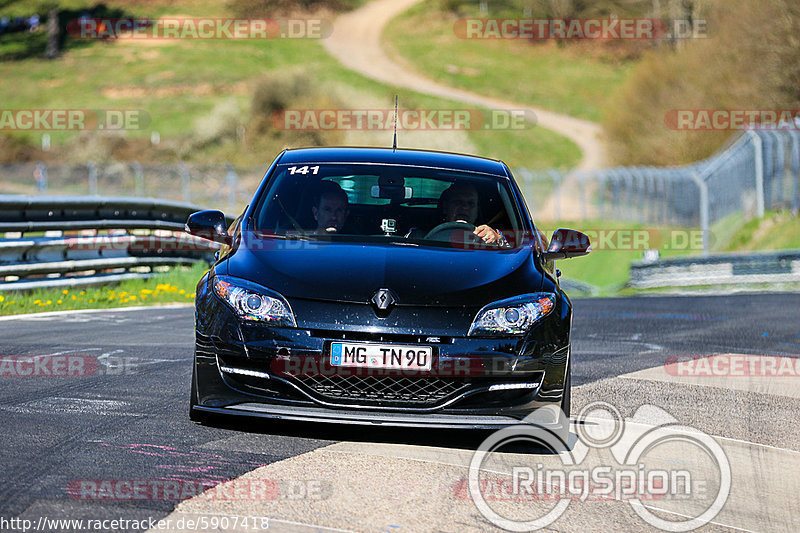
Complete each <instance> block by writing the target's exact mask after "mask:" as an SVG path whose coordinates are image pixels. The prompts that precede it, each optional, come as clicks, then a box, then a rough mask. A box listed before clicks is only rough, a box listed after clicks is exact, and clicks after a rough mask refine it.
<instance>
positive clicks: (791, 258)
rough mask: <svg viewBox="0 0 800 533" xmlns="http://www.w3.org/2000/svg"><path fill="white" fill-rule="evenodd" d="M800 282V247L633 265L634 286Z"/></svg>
mask: <svg viewBox="0 0 800 533" xmlns="http://www.w3.org/2000/svg"><path fill="white" fill-rule="evenodd" d="M754 283H800V250H780V251H773V252H747V253H729V254H718V255H713V256H708V257H676V258H670V259H663V260H660V261H656V262H645V261H639V262H637V263H633V264H632V265H631V277H630V282H629V285H630V286H631V287H634V288H641V289H644V288H656V287H688V286H697V285H747V284H754Z"/></svg>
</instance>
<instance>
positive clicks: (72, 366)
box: [0, 294, 800, 532]
mask: <svg viewBox="0 0 800 533" xmlns="http://www.w3.org/2000/svg"><path fill="white" fill-rule="evenodd" d="M574 303H575V315H574V322H573V344H572V345H573V404H572V415H573V420H575V419H576V417H577V415H578V413H580V412H581V410H582V409H583V408H584V406H586V405H588V404H590V403H591V402H596V401H602V402H607V403H608V404H610V405H612V406H614V407H615V408H616V409H618V410H619V412H620V414H621V415H622V416H623V417H624V418H625V419H626V421H629V422H630V423H629V424H627V425H625V428H626V431H628V430H630V434H629V435H625V437H624V438H623V439H622V440H621V441H620V442H626V441H628V440H629V441H630V442H633V441H634V440H635V439H636V438H637V435H641V434H643V433H645V432H646V431H647V430H648V429H649V428H652V427H654V426H658V425H659V424H661V423H663V422H664V421H665V420H667V421H671V422H673V423H677V424H680V425H682V426H689V427H691V428H694V430H697V431H699V432H702V433H704V434H707V435H710V436H711V437H710V438H711V440H713V442H714V443H715V444H714V446H718V447H719V448H720V449H722V450H724V453H725V455H726V458H727V460H728V461H729V463H730V471H731V477H732V480H731V487H730V491H729V495H728V497H727V498H726V501H725V502H724V506H723V507H722V509H721V511H719V512H718V513H716V514H715V516H714V517H713V518H712V519H711V522H710V523H709V524H708V525H706V526H703V527H702V528H701V529H700V530H701V531H706V530H708V531H759V532H760V531H797V530H800V513H798V512H797V511H798V508H799V504H800V500H798V496H797V495H798V494H800V480H798V475H797V474H798V472H800V430H798V429H797V426H796V423H797V413H800V387H798V384H799V383H800V375H798V373H800V365H794V363H799V362H800V360H798V358H799V357H800V295H798V294H738V295H729V296H676V297H637V298H618V299H591V300H576V301H575V302H574ZM192 315H193V309H192V308H191V307H174V308H169V307H160V308H148V309H135V310H121V311H120V310H117V311H93V312H73V313H68V314H49V315H42V316H31V315H28V316H25V317H19V318H11V319H2V320H0V336H2V339H3V343H2V345H0V356H2V358H1V360H2V361H3V366H0V413H1V414H0V424H2V434H3V445H2V463H1V464H2V473H1V474H0V480H1V481H2V484H0V530H2V531H20V530H21V529H19V528H15V526H13V525H10V524H9V523H7V522H6V523H3V522H2V520H9V519H11V518H20V519H26V520H31V524H33V525H34V526H35V527H39V526H40V527H39V530H40V531H41V530H48V531H49V530H55V531H71V530H77V529H78V528H77V527H76V526H75V525H74V524H73V525H72V526H67V527H61V528H59V527H55V526H53V525H52V523H49V522H45V525H46V524H50V527H47V528H45V527H44V526H42V523H41V522H40V519H42V518H46V519H48V520H53V519H67V518H71V519H86V520H89V519H91V520H102V519H108V520H112V519H120V518H122V519H128V520H143V519H152V520H158V519H167V518H169V519H170V520H172V522H171V524H172V525H171V529H173V530H179V529H186V528H185V527H181V526H176V525H175V524H177V523H178V522H177V520H178V519H180V518H186V517H194V518H197V517H199V516H206V517H217V519H219V517H222V516H226V517H247V516H249V517H254V516H258V517H263V518H264V519H265V520H266V519H269V525H270V527H271V528H272V529H273V530H278V531H281V530H287V531H289V530H290V531H305V530H327V529H339V530H353V531H404V530H405V531H454V532H455V531H479V530H487V529H493V528H496V526H495V525H493V523H492V522H490V521H489V520H488V519H487V518H486V517H485V516H483V515H482V514H481V513H480V512H479V511H478V509H477V508H476V506H475V504H474V503H473V502H472V500H471V499H470V497H469V496H465V490H466V489H465V487H466V485H465V483H466V482H465V480H466V479H467V476H468V471H467V466H468V465H469V463H470V460H471V458H472V453H473V451H474V450H475V448H476V447H477V446H478V445H479V444H480V442H481V440H482V439H483V438H484V437H486V436H487V434H481V435H475V434H466V433H464V432H455V431H448V432H443V431H421V430H415V431H410V430H407V429H402V430H397V429H391V428H381V427H375V428H362V427H336V426H319V425H317V426H314V425H308V424H289V423H280V424H279V423H274V422H265V421H253V420H239V421H236V422H230V423H217V424H215V426H213V427H212V426H201V425H197V424H194V423H192V422H190V421H189V419H188V417H187V401H188V396H189V378H190V374H191V358H192V345H193V316H192ZM729 354H735V355H729ZM713 355H716V356H717V358H718V360H716V361H715V360H714V358H711V359H702V360H701V359H698V360H697V361H705V362H708V361H711V362H712V364H710V365H708V364H707V365H706V366H705V367H703V366H702V364H700V365H699V366H694V367H683V368H684V370H686V368H690V370H689V371H685V372H683V373H680V372H677V373H676V372H675V368H676V367H675V365H674V364H673V363H675V362H676V357H684V356H713ZM37 356H39V357H37ZM45 356H49V357H45ZM719 358H721V359H719ZM762 358H766V359H769V360H770V365H760V364H759V361H761V360H762ZM20 361H26V362H29V363H26V365H20V364H19V362H20ZM31 361H38V363H37V364H38V366H32V365H33V363H30V362H31ZM680 361H684V359H681V360H680ZM697 361H695V363H696V362H697ZM720 361H722V363H720ZM736 361H738V363H736ZM742 361H744V362H742ZM753 361H755V363H754V362H753ZM723 363H724V364H723ZM737 364H738V365H739V366H738V367H737V366H736V365H737ZM715 365H716V366H715ZM725 365H728V366H725ZM748 365H749V367H750V368H751V369H752V368H757V369H763V368H766V371H765V372H756V373H755V374H758V375H752V374H753V372H751V373H750V374H751V375H749V376H747V375H742V373H741V372H737V371H732V370H730V369H734V370H735V369H736V368H738V369H739V370H741V368H746V367H748ZM754 365H755V366H754ZM709 368H710V369H712V371H708V369H709ZM31 369H33V370H31ZM692 369H693V370H692ZM703 369H705V371H704V370H703ZM792 369H795V370H792ZM70 370H71V371H70ZM795 371H797V372H798V373H793V372H795ZM70 373H72V374H78V375H64V374H70ZM745 373H746V372H745ZM31 374H33V375H31ZM593 413H594V414H597V413H599V412H592V413H589V414H588V416H587V417H586V418H585V419H581V420H580V421H579V423H578V424H575V425H574V426H573V439H575V442H578V440H579V439H578V432H583V433H582V434H584V435H590V436H591V431H590V432H589V433H586V431H584V430H589V429H592V428H594V429H592V431H597V432H599V433H597V434H598V435H599V434H601V433H602V432H603V431H605V430H606V429H605V428H606V427H607V426H609V424H611V426H613V427H616V426H614V425H613V424H612V423H611V421H610V420H608V419H607V417H606V418H604V416H602V413H600V415H598V417H595V418H593ZM637 432H638V433H637ZM578 447H580V446H578ZM590 451H591V452H592V453H589V454H588V455H587V460H586V461H587V463H586V464H589V463H591V462H592V461H594V462H595V463H597V464H605V463H604V461H608V460H610V459H609V457H604V456H603V455H602V453H601V451H602V450H594V449H592V450H590ZM594 452H596V453H594ZM593 453H594V454H593ZM499 455H500V456H504V457H505V459H506V460H508V461H509V462H513V459H514V458H524V460H526V461H528V462H529V463H526V464H531V465H540V464H542V463H548V462H552V460H553V459H554V458H553V456H549V457H547V456H546V454H544V455H537V454H535V453H534V454H531V453H530V452H525V453H517V452H515V451H513V450H511V451H509V453H508V454H499ZM689 457H692V458H693V457H694V456H691V455H690V454H689V455H687V454H686V453H684V452H681V451H680V450H678V449H675V450H674V451H668V448H663V449H662V450H661V452H660V455H659V456H658V460H659V461H661V462H663V463H665V464H666V463H670V462H672V463H680V462H683V463H686V464H688V465H689V466H686V465H685V466H686V468H687V469H690V468H689V467H690V466H692V465H691V463H692V459H689ZM556 458H557V456H556ZM509 464H510V463H509ZM593 464H594V463H593ZM698 468H701V467H698ZM498 469H499V470H498ZM491 471H492V472H494V473H495V474H496V475H500V476H502V475H507V472H505V471H504V470H502V465H495V467H494V469H492V470H491ZM248 473H249V474H248ZM703 473H704V474H707V472H706V471H705V470H704V471H703ZM245 474H247V476H246V477H245V478H244V479H245V480H249V481H246V482H244V483H245V484H244V485H243V484H242V483H243V482H242V480H239V479H237V480H236V481H232V482H231V483H234V484H235V483H239V488H242V487H244V488H245V489H246V490H244V492H240V493H235V492H234V491H231V492H227V493H219V494H217V493H214V494H216V496H214V497H208V496H206V497H204V496H202V495H201V496H199V497H195V498H192V496H193V493H192V491H194V490H195V489H197V488H198V487H200V488H201V489H202V488H208V487H210V486H212V485H216V484H217V483H222V482H225V481H226V480H232V479H234V478H239V477H240V476H243V475H245ZM256 480H260V481H259V482H258V483H257V482H256ZM137 481H138V482H139V484H140V486H144V485H146V486H147V487H149V488H147V489H143V491H142V493H141V494H138V495H134V496H131V494H132V493H131V489H130V487H131V486H133V485H134V484H135V482H137ZM169 481H172V482H175V481H177V482H178V484H177V485H175V484H173V485H171V487H172V488H173V489H174V488H175V487H176V486H177V487H179V491H180V494H177V493H175V492H174V491H173V492H170V491H169V490H165V487H166V486H167V484H166V483H167V482H169ZM103 482H105V485H103ZM259 483H260V484H259ZM712 485H713V483H712ZM87 487H88V488H87ZM92 487H94V488H95V489H97V490H94V491H93V490H92ZM103 487H105V488H106V489H108V487H112V489H111V490H105V491H104V490H103ZM121 487H122V488H125V490H121V489H120V488H121ZM253 487H257V488H258V490H260V491H262V492H259V493H258V494H256V495H254V494H253ZM264 487H266V489H264ZM212 490H213V489H212ZM264 490H266V493H264V492H263V491H264ZM232 493H233V494H234V496H230V494H232ZM176 494H177V495H176ZM206 494H212V493H211V492H208V493H206ZM237 494H238V496H237ZM243 494H244V495H243ZM265 494H266V496H265ZM242 495H243V496H242ZM585 500H586V501H575V502H574V503H571V504H570V505H569V507H568V508H567V509H566V511H565V513H564V514H563V516H561V517H560V518H559V519H558V520H556V521H555V522H554V523H553V524H552V525H550V526H549V529H550V530H558V531H590V530H596V531H607V530H609V529H615V530H619V531H632V530H637V531H638V530H657V529H656V528H655V527H654V526H653V525H651V523H650V522H646V521H645V520H643V519H642V518H641V517H640V516H639V515H638V514H637V511H636V509H635V506H634V505H631V504H629V503H628V502H625V501H621V500H620V499H619V498H611V499H602V498H592V497H589V498H587V499H585ZM490 503H491V502H490ZM645 504H646V505H645V507H647V508H648V509H650V510H651V511H652V514H654V515H658V516H660V517H662V519H665V520H672V521H676V520H678V521H679V520H682V519H684V518H685V517H688V516H690V515H691V513H689V514H687V511H686V505H687V504H686V502H683V503H681V502H675V501H671V500H669V499H667V500H662V501H659V500H658V499H656V500H654V501H652V502H649V503H647V502H645ZM493 505H494V507H495V508H496V509H498V513H499V512H500V510H502V509H501V508H503V507H504V506H505V507H508V508H509V509H507V516H511V515H514V513H519V501H514V500H513V498H506V499H505V500H504V499H503V498H499V499H496V500H495V501H494V503H493ZM515 506H516V507H517V508H516V509H512V507H515ZM550 507H552V505H550ZM690 507H691V506H690ZM531 508H532V507H531V505H528V507H527V509H528V511H530V509H531ZM682 517H683V518H682ZM528 518H530V517H528ZM519 519H520V520H521V519H522V518H519ZM184 524H185V523H184ZM221 524H222V523H221V522H217V526H218V527H217V528H216V529H213V528H210V527H209V528H206V530H212V531H216V530H234V529H235V530H240V531H258V530H259V529H258V528H255V529H254V528H253V527H252V526H253V524H252V523H250V524H249V525H248V524H245V525H246V526H247V527H245V528H242V527H241V524H239V526H238V527H236V528H234V527H232V525H229V524H226V526H228V527H223V526H222V525H221ZM17 526H19V523H17ZM31 529H33V527H32V528H31ZM113 529H115V528H113V527H108V528H107V529H106V530H113ZM116 529H117V530H125V531H135V530H137V529H136V528H132V527H130V525H128V527H117V528H116Z"/></svg>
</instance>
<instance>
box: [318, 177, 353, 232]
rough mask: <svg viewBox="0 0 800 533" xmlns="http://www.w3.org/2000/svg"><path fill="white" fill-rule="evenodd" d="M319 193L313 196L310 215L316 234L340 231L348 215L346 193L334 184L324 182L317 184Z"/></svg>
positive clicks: (348, 205) (348, 208) (332, 182)
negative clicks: (313, 221) (312, 217)
mask: <svg viewBox="0 0 800 533" xmlns="http://www.w3.org/2000/svg"><path fill="white" fill-rule="evenodd" d="M319 187H320V188H319V191H318V192H317V194H316V195H315V197H314V199H315V201H314V205H313V206H312V207H311V214H312V215H314V220H316V222H317V228H316V229H315V232H316V233H320V234H328V233H338V232H341V231H342V227H344V223H345V221H346V220H347V215H349V214H350V204H349V201H348V199H347V193H346V192H344V189H342V187H341V186H340V185H339V184H338V183H336V182H334V181H328V180H324V181H322V182H320V184H319Z"/></svg>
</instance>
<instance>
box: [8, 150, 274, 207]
mask: <svg viewBox="0 0 800 533" xmlns="http://www.w3.org/2000/svg"><path fill="white" fill-rule="evenodd" d="M266 168H267V165H264V166H262V167H253V168H242V167H234V166H233V165H231V164H228V163H222V164H216V165H194V164H189V163H174V164H163V163H139V162H137V161H132V162H111V163H103V164H98V163H94V162H92V161H88V162H86V163H82V164H52V163H48V164H45V163H41V162H39V163H4V164H2V165H0V193H1V194H48V195H53V194H56V195H62V194H63V195H75V196H79V195H86V194H89V195H99V196H139V197H147V198H160V199H164V200H175V201H182V202H186V203H192V204H195V205H202V206H207V207H209V208H214V209H221V210H223V211H225V212H226V213H239V212H240V211H241V210H242V209H243V208H244V206H245V205H247V203H248V202H249V201H250V198H251V197H252V194H253V191H255V189H256V187H257V186H258V184H259V183H260V182H261V179H262V178H263V177H264V172H265V170H266Z"/></svg>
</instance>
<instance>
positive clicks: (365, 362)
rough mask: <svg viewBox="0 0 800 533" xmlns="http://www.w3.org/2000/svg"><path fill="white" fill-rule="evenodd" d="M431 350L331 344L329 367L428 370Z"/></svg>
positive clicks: (407, 347)
mask: <svg viewBox="0 0 800 533" xmlns="http://www.w3.org/2000/svg"><path fill="white" fill-rule="evenodd" d="M432 363H433V348H431V347H430V346H403V345H398V344H372V343H363V342H333V343H331V366H353V367H361V368H388V369H395V370H407V369H412V370H430V369H431V365H432Z"/></svg>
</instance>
